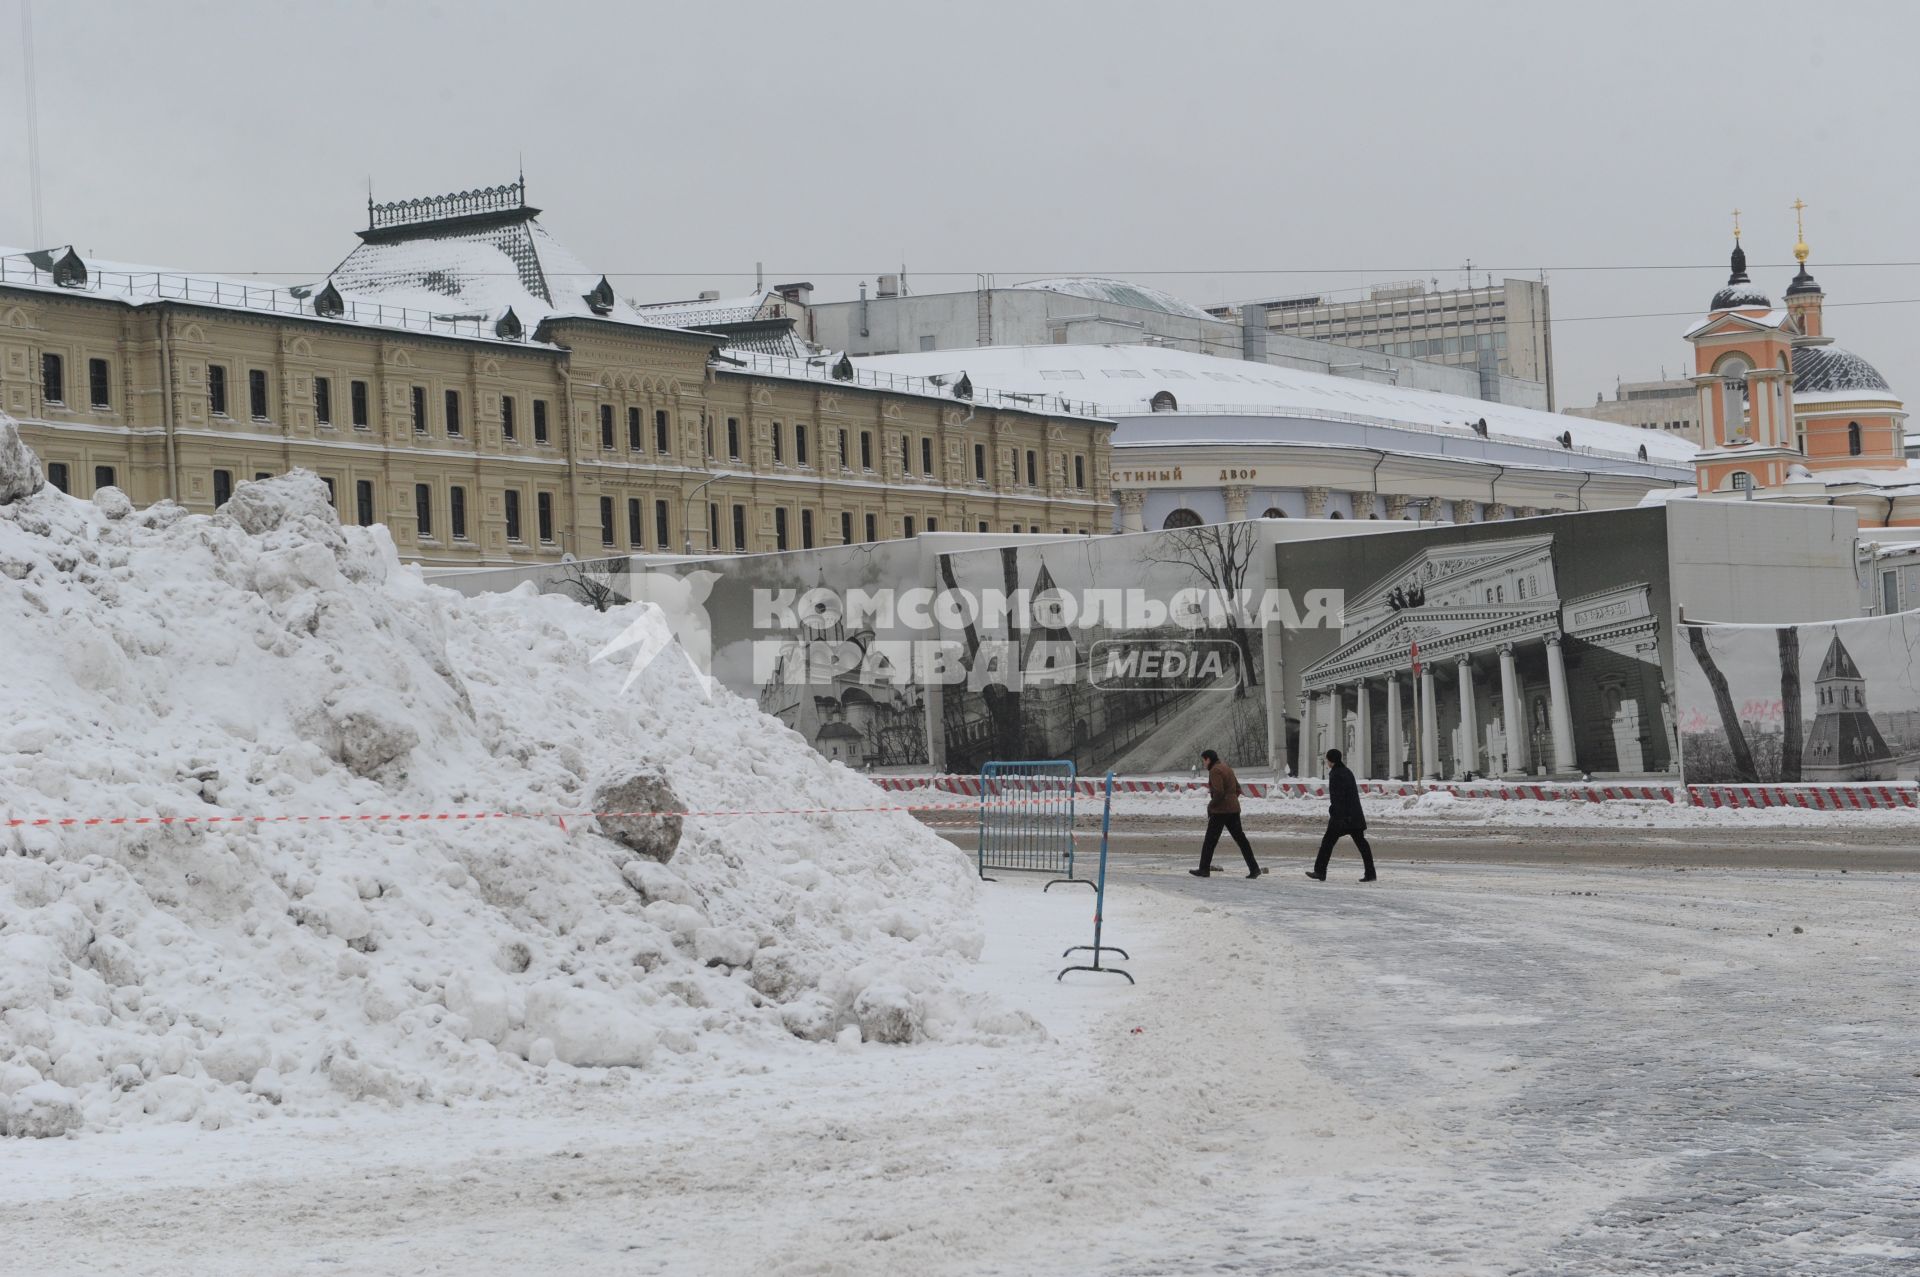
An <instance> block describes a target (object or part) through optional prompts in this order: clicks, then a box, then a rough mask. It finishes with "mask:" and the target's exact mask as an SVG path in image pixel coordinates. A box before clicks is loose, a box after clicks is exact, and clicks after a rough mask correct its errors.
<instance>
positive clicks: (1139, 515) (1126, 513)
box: [1113, 488, 1147, 532]
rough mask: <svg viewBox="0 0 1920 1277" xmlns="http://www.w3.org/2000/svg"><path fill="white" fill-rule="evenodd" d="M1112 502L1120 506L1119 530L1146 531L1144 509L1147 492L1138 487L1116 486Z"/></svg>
mask: <svg viewBox="0 0 1920 1277" xmlns="http://www.w3.org/2000/svg"><path fill="white" fill-rule="evenodd" d="M1113 499H1114V502H1115V503H1116V504H1117V505H1119V507H1120V530H1121V531H1122V532H1144V531H1146V516H1145V510H1146V506H1147V494H1146V493H1145V492H1144V491H1142V490H1141V489H1139V488H1127V489H1125V490H1121V489H1118V488H1116V489H1115V490H1114V493H1113Z"/></svg>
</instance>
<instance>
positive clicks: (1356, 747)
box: [1352, 679, 1373, 780]
mask: <svg viewBox="0 0 1920 1277" xmlns="http://www.w3.org/2000/svg"><path fill="white" fill-rule="evenodd" d="M1367 691H1368V685H1367V681H1366V680H1365V679H1362V680H1360V686H1359V688H1358V689H1357V690H1356V692H1355V695H1356V697H1357V698H1358V699H1357V700H1356V702H1355V704H1354V711H1353V759H1352V766H1353V774H1354V775H1356V776H1358V777H1359V778H1360V779H1361V780H1371V779H1372V778H1373V699H1372V697H1370V696H1369V695H1368V694H1367Z"/></svg>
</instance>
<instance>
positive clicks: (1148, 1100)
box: [0, 861, 1920, 1277]
mask: <svg viewBox="0 0 1920 1277" xmlns="http://www.w3.org/2000/svg"><path fill="white" fill-rule="evenodd" d="M1335 867H1336V877H1335V880H1334V881H1333V882H1330V883H1328V884H1326V885H1325V886H1317V885H1315V884H1312V883H1308V882H1306V881H1305V880H1304V879H1297V878H1293V877H1291V875H1289V876H1286V877H1282V876H1278V875H1276V876H1272V877H1269V878H1266V879H1262V880H1260V881H1258V882H1248V881H1246V880H1245V879H1242V878H1238V877H1223V878H1215V879H1211V880H1208V881H1206V882H1196V881H1194V880H1192V879H1189V878H1187V877H1186V876H1185V875H1184V873H1181V872H1180V871H1179V869H1178V868H1176V867H1175V866H1173V865H1171V864H1167V865H1148V866H1145V867H1143V868H1141V869H1138V870H1133V869H1129V870H1128V871H1127V873H1126V874H1125V875H1124V876H1121V877H1119V878H1117V879H1116V880H1115V883H1114V885H1113V888H1112V891H1111V893H1110V898H1109V902H1108V905H1109V907H1108V919H1109V932H1108V939H1109V941H1110V942H1112V943H1117V944H1120V945H1122V946H1125V947H1126V948H1127V949H1128V950H1129V952H1130V953H1131V955H1132V958H1131V961H1129V962H1127V963H1126V964H1125V965H1126V966H1127V967H1128V969H1129V970H1131V971H1132V972H1133V973H1134V974H1135V976H1136V977H1137V978H1139V980H1140V981H1141V983H1140V984H1139V985H1138V986H1137V987H1131V986H1128V985H1127V984H1126V983H1125V982H1124V981H1121V980H1119V979H1117V978H1113V977H1096V976H1074V977H1069V980H1070V981H1078V983H1072V984H1066V985H1061V984H1056V983H1055V982H1054V979H1053V976H1054V972H1055V970H1056V969H1057V967H1058V966H1059V962H1058V959H1057V954H1058V951H1059V949H1061V948H1064V947H1065V946H1066V945H1067V944H1068V943H1077V942H1084V939H1085V936H1084V932H1085V931H1086V929H1087V924H1088V921H1089V919H1088V916H1087V914H1088V910H1087V905H1088V904H1089V902H1090V897H1089V896H1088V894H1087V893H1085V892H1075V893H1073V894H1070V895H1067V896H1062V895H1061V894H1060V892H1061V889H1059V888H1056V889H1055V890H1054V891H1053V892H1051V893H1047V894H1042V893H1041V892H1040V890H1039V884H1038V883H1037V882H1036V881H1035V880H1033V879H1019V880H1014V881H1008V882H1004V883H1000V884H995V885H992V886H989V887H987V888H986V889H985V890H984V892H983V900H982V904H983V909H984V914H985V917H986V919H987V942H986V947H985V951H984V954H983V958H982V961H981V962H980V963H979V964H978V965H977V966H975V967H973V968H971V969H970V970H969V971H968V973H967V974H966V975H965V976H964V987H965V989H966V990H967V991H968V992H970V993H973V994H975V995H977V996H982V997H991V998H1015V999H1018V1000H1019V1001H1020V1003H1021V1005H1024V1006H1026V1007H1028V1008H1030V1009H1031V1010H1032V1011H1033V1012H1034V1014H1035V1015H1036V1016H1038V1017H1039V1018H1040V1020H1041V1021H1042V1022H1044V1023H1045V1024H1046V1025H1047V1027H1048V1030H1049V1033H1048V1037H1047V1039H1046V1040H1044V1041H1039V1040H1019V1041H1008V1042H1004V1043H1002V1044H1000V1045H997V1046H989V1045H984V1044H976V1045H963V1046H949V1045H940V1044H934V1043H923V1044H918V1045H912V1046H907V1047H880V1046H875V1045H860V1046H855V1045H847V1046H842V1047H827V1048H824V1049H813V1048H810V1047H808V1046H807V1045H805V1044H802V1043H798V1042H795V1043H793V1044H792V1045H791V1046H790V1047H787V1048H783V1049H780V1050H776V1051H771V1052H768V1051H764V1050H755V1051H752V1052H748V1053H742V1054H741V1055H739V1056H737V1057H735V1058H733V1059H732V1060H730V1062H729V1066H728V1067H726V1068H723V1069H718V1070H716V1069H713V1068H711V1067H696V1066H695V1065H693V1064H692V1063H690V1062H688V1061H686V1060H684V1059H679V1058H675V1059H669V1060H665V1061H663V1063H662V1065H661V1066H660V1067H657V1068H654V1069H649V1070H647V1071H646V1072H644V1073H635V1074H632V1075H629V1076H626V1077H624V1078H619V1079H616V1078H614V1077H613V1076H611V1075H599V1076H596V1075H594V1074H593V1073H592V1072H591V1071H580V1070H568V1069H565V1068H563V1067H554V1068H552V1069H550V1070H548V1072H547V1075H546V1076H545V1077H544V1079H543V1082H542V1084H541V1085H538V1086H535V1087H530V1088H527V1089H526V1090H524V1091H522V1092H520V1093H518V1094H516V1095H514V1096H511V1097H504V1098H501V1099H495V1100H479V1099H474V1100H462V1101H458V1102H455V1103H454V1104H452V1105H451V1106H449V1107H446V1108H433V1109H429V1108H421V1107H417V1106H415V1107H410V1108H405V1109H398V1110H389V1109H384V1108H378V1107H373V1106H354V1107H353V1108H351V1109H349V1110H348V1111H347V1112H345V1113H343V1114H342V1115H340V1116H339V1117H336V1118H329V1119H301V1120H288V1119H280V1120H275V1121H270V1122H260V1123H253V1124H250V1125H246V1126H242V1127H237V1128H233V1129H227V1130H221V1131H216V1132H210V1133H209V1132H202V1131H198V1130H196V1129H194V1128H192V1127H183V1126H163V1127H153V1126H147V1127H141V1128H137V1129H130V1130H125V1131H120V1132H117V1133H113V1134H109V1135H105V1136H97V1137H94V1136H89V1137H84V1138H78V1139H70V1140H44V1141H35V1142H31V1143H22V1144H15V1145H12V1146H10V1147H8V1148H7V1149H6V1156H7V1159H8V1166H9V1169H10V1174H9V1175H8V1176H7V1177H6V1183H7V1188H6V1191H5V1196H4V1198H3V1199H0V1230H4V1232H5V1234H6V1236H7V1237H8V1238H9V1243H10V1247H11V1251H12V1253H13V1254H14V1255H16V1256H24V1257H27V1259H28V1260H29V1261H30V1263H29V1264H28V1267H29V1268H30V1270H32V1271H36V1272H89V1273H103V1272H104V1273H136V1272H137V1273H154V1274H164V1273H210V1274H224V1273H235V1274H238V1273H256V1272H263V1271H271V1272H306V1271H314V1272H354V1273H402V1272H433V1273H494V1272H500V1273H507V1272H525V1271H577V1270H592V1271H599V1272H609V1273H621V1274H629V1273H631V1274H642V1273H646V1274H651V1273H675V1274H679V1273H692V1274H707V1273H712V1274H722V1273H740V1272H750V1271H757V1272H766V1273H770V1274H809V1275H812V1274H866V1273H894V1272H922V1273H934V1274H949V1273H951V1274H960V1273H1005V1274H1016V1273H1018V1274H1028V1273H1046V1274H1055V1273H1057V1274H1084V1273H1101V1274H1124V1275H1144V1274H1160V1273H1188V1272H1217V1271H1230V1272H1249V1273H1267V1272H1313V1273H1325V1274H1353V1275H1356V1277H1358V1275H1362V1274H1366V1275H1372V1274H1382V1273H1406V1274H1415V1275H1417V1277H1448V1275H1454V1274H1459V1275H1465V1274H1538V1273H1568V1274H1582V1275H1587V1274H1596V1273H1605V1274H1643V1273H1644V1274H1661V1275H1662V1277H1674V1275H1677V1274H1724V1275H1727V1277H1734V1275H1738V1277H1747V1275H1749V1274H1755V1273H1762V1272H1764V1273H1796V1274H1862V1275H1866V1274H1874V1275H1880V1274H1887V1273H1891V1272H1894V1271H1900V1270H1903V1269H1904V1268H1905V1267H1907V1266H1910V1265H1912V1264H1914V1263H1916V1262H1920V1206H1916V1202H1917V1201H1920V1156H1916V1154H1915V1151H1914V1147H1913V1144H1912V1140H1911V1138H1910V1131H1911V1118H1912V1114H1913V1113H1914V1112H1915V1111H1916V1101H1920V1082H1917V1081H1916V1079H1915V1076H1914V1075H1915V1071H1916V1069H1920V1004H1916V1001H1915V997H1914V994H1913V991H1912V990H1913V988H1914V978H1915V976H1916V975H1920V971H1917V970H1916V967H1920V959H1916V956H1915V955H1916V952H1920V950H1916V946H1915V941H1916V940H1917V939H1920V935H1916V931H1917V930H1920V924H1917V923H1916V921H1915V919H1916V917H1920V911H1917V910H1916V906H1920V878H1916V876H1914V875H1884V874H1883V875H1859V874H1854V875H1845V874H1840V873H1838V872H1831V873H1814V872H1791V873H1790V872H1779V873H1766V872H1754V871H1739V872H1726V871H1709V872H1699V871H1695V872H1688V873H1674V872H1671V871H1646V870H1602V871H1592V872H1570V871H1567V870H1564V869H1556V870H1543V869H1512V868H1485V867H1464V866H1447V865H1436V866H1422V867H1412V868H1406V869H1397V870H1394V871H1392V872H1391V873H1390V874H1389V875H1388V877H1387V878H1386V879H1385V880H1383V882H1382V883H1381V884H1379V886H1378V887H1368V888H1362V887H1360V886H1359V885H1357V884H1354V883H1352V882H1350V881H1348V880H1347V879H1348V878H1350V876H1351V873H1352V869H1353V866H1352V865H1351V863H1347V862H1338V861H1337V862H1336V866H1335ZM1796 928H1798V930H1796Z"/></svg>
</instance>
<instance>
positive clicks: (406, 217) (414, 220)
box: [367, 178, 527, 231]
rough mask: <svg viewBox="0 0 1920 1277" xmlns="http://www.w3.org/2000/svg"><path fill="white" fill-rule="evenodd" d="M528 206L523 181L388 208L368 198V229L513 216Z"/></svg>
mask: <svg viewBox="0 0 1920 1277" xmlns="http://www.w3.org/2000/svg"><path fill="white" fill-rule="evenodd" d="M526 206H527V183H526V179H524V178H522V179H521V180H520V181H517V182H508V183H506V184H504V185H502V186H482V187H479V188H477V189H475V190H471V191H455V192H453V193H452V194H451V195H428V196H423V197H422V198H420V199H411V200H392V201H389V202H388V203H385V204H376V203H374V202H373V196H371V195H369V196H367V229H368V230H370V231H378V230H385V229H387V228H388V227H391V226H415V225H418V224H419V223H422V222H442V221H446V220H448V219H450V218H455V217H472V216H474V215H476V214H480V213H511V212H515V211H517V210H519V209H523V208H525V207H526Z"/></svg>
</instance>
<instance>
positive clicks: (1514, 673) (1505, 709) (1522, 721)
mask: <svg viewBox="0 0 1920 1277" xmlns="http://www.w3.org/2000/svg"><path fill="white" fill-rule="evenodd" d="M1526 725H1527V720H1526V716H1525V714H1524V713H1523V712H1522V710H1521V708H1520V675H1519V673H1518V670H1517V668H1516V666H1515V663H1514V659H1513V644H1511V643H1502V644H1501V645H1500V737H1501V740H1500V743H1501V750H1500V757H1501V761H1500V763H1499V765H1498V770H1499V771H1500V773H1501V774H1502V775H1505V776H1511V775H1515V774H1517V773H1522V772H1525V771H1526V770H1527V734H1526ZM1490 765H1491V764H1490Z"/></svg>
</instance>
